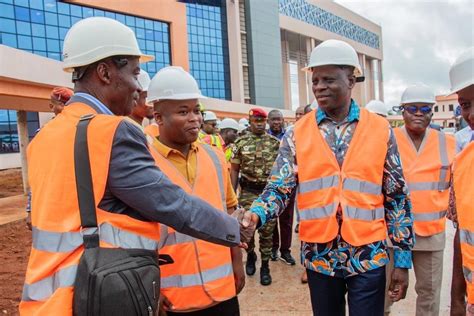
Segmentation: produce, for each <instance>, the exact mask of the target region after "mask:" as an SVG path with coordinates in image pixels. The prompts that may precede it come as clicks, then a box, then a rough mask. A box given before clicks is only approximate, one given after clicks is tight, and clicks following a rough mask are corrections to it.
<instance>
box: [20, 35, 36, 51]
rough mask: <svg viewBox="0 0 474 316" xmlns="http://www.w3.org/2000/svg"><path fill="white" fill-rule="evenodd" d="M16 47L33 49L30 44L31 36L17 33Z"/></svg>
mask: <svg viewBox="0 0 474 316" xmlns="http://www.w3.org/2000/svg"><path fill="white" fill-rule="evenodd" d="M18 48H21V49H33V45H32V44H31V36H24V35H18Z"/></svg>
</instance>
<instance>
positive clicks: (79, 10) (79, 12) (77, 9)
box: [70, 4, 82, 18]
mask: <svg viewBox="0 0 474 316" xmlns="http://www.w3.org/2000/svg"><path fill="white" fill-rule="evenodd" d="M70 10H71V15H73V16H77V17H80V18H82V8H81V7H80V6H77V5H74V4H71V6H70Z"/></svg>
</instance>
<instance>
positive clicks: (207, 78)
mask: <svg viewBox="0 0 474 316" xmlns="http://www.w3.org/2000/svg"><path fill="white" fill-rule="evenodd" d="M193 2H194V1H193ZM197 2H198V3H187V4H186V12H187V24H188V25H187V29H188V48H189V59H190V61H191V62H190V71H191V73H192V74H193V76H195V78H196V80H197V81H198V83H199V85H200V87H201V89H202V91H203V93H204V94H205V95H207V96H209V97H214V98H222V99H230V97H231V91H230V77H229V60H228V44H227V36H226V34H225V33H226V23H227V21H226V8H225V2H224V1H223V2H222V4H221V5H219V6H217V5H215V6H213V5H210V2H209V1H206V2H204V1H203V2H202V3H203V4H199V1H197ZM216 3H219V1H216ZM167 46H168V45H165V47H166V49H169V48H168V47H167ZM164 50H165V49H164Z"/></svg>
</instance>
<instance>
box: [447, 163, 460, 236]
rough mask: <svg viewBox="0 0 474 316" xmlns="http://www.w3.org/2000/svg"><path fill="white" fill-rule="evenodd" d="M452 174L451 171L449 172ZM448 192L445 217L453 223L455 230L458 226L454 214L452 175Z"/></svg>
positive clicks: (454, 196) (456, 217)
mask: <svg viewBox="0 0 474 316" xmlns="http://www.w3.org/2000/svg"><path fill="white" fill-rule="evenodd" d="M451 172H452V170H451ZM449 187H450V190H449V205H448V214H447V215H446V217H447V218H448V219H449V220H451V221H452V222H453V225H454V227H455V228H457V226H458V214H457V212H456V193H455V192H454V188H453V175H452V174H451V181H450V186H449Z"/></svg>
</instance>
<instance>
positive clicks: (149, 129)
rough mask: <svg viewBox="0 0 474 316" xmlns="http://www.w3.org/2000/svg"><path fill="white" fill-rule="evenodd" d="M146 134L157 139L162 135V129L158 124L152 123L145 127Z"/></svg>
mask: <svg viewBox="0 0 474 316" xmlns="http://www.w3.org/2000/svg"><path fill="white" fill-rule="evenodd" d="M145 133H146V134H148V135H150V136H151V137H153V138H155V137H157V136H158V135H160V129H159V127H158V125H157V124H156V123H151V124H150V125H148V126H146V127H145Z"/></svg>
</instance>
